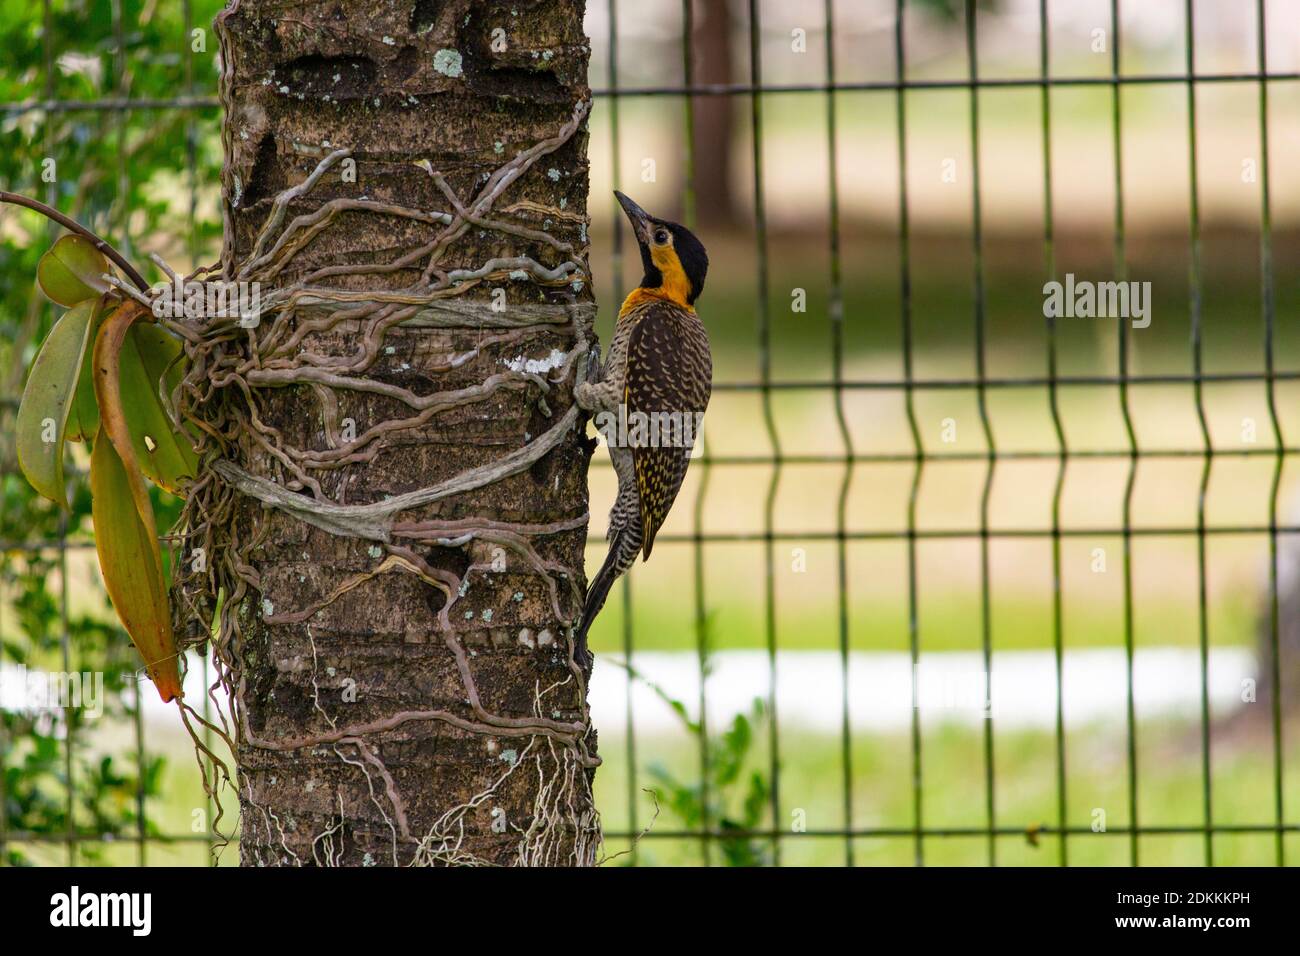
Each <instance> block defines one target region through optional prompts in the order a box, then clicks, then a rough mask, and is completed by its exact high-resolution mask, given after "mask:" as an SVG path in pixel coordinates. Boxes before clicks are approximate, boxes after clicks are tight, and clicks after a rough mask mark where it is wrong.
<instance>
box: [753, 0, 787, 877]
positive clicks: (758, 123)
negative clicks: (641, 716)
mask: <svg viewBox="0 0 1300 956" xmlns="http://www.w3.org/2000/svg"><path fill="white" fill-rule="evenodd" d="M762 48H763V38H762V24H761V22H760V20H759V3H758V0H749V79H750V87H751V91H750V94H749V105H750V114H749V116H750V141H751V145H752V147H753V155H752V162H753V171H754V181H753V188H754V242H755V247H754V248H755V254H756V260H757V261H756V263H755V266H756V268H755V282H756V283H757V290H756V292H757V296H756V302H757V309H756V316H757V321H758V373H759V374H758V377H759V395H760V397H761V399H762V405H763V427H764V429H765V430H766V432H767V441H768V445H769V447H770V448H771V450H772V475H771V479H770V480H769V482H768V486H767V498H766V500H765V502H764V505H763V598H764V600H763V628H764V632H765V634H766V639H767V661H768V703H767V746H768V773H769V774H770V775H771V779H770V781H769V784H768V786H769V790H770V794H769V804H770V806H771V812H772V827H773V830H774V832H776V833H780V832H781V745H780V731H779V728H780V722H779V717H778V714H777V708H776V695H777V660H776V647H777V640H776V538H775V537H774V536H773V528H774V525H775V522H776V496H777V493H778V491H779V490H780V486H781V467H782V454H781V440H780V436H779V435H778V434H777V430H776V420H775V418H774V416H773V413H772V390H771V387H770V386H771V382H772V317H771V310H770V308H769V303H768V289H769V286H770V283H769V282H768V255H767V200H766V197H765V195H764V192H763V53H762ZM772 861H773V863H775V864H776V865H777V866H780V865H781V840H780V837H774V838H773V840H772Z"/></svg>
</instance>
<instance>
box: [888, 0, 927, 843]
mask: <svg viewBox="0 0 1300 956" xmlns="http://www.w3.org/2000/svg"><path fill="white" fill-rule="evenodd" d="M904 3H905V0H897V2H896V3H895V5H894V77H895V83H896V87H897V88H896V91H895V95H894V136H895V139H896V146H897V151H898V154H897V155H898V283H899V311H900V321H901V339H900V348H901V350H902V353H903V354H902V359H903V402H904V405H905V407H906V411H907V425H908V430H909V432H910V433H911V439H912V462H913V465H912V482H911V488H910V489H909V491H908V496H907V645H908V655H909V657H910V663H911V674H912V710H911V727H910V733H911V745H912V747H911V750H912V859H913V862H914V863H915V864H916V865H917V866H922V865H924V863H925V835H924V833H925V828H924V817H923V815H922V813H923V810H924V804H923V802H922V791H921V779H922V778H921V767H922V764H921V708H920V707H918V706H916V705H917V702H918V699H919V691H920V684H919V682H920V679H921V623H920V606H919V604H920V602H919V588H918V578H917V545H918V541H917V533H916V532H917V527H916V515H917V507H918V505H919V503H920V497H921V478H922V474H923V473H924V469H925V445H924V444H923V442H922V440H921V426H920V423H919V422H918V420H917V417H916V391H915V384H914V378H915V367H914V361H913V342H912V241H911V212H910V210H909V207H908V193H907V93H906V85H907V48H906V43H905V36H904V29H903V25H904V19H903V6H904Z"/></svg>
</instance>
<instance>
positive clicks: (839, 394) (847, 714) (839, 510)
mask: <svg viewBox="0 0 1300 956" xmlns="http://www.w3.org/2000/svg"><path fill="white" fill-rule="evenodd" d="M823 15H824V17H825V20H826V197H827V203H828V208H827V233H828V237H829V244H830V248H829V252H830V270H831V271H830V290H829V297H828V299H827V304H826V308H827V310H828V312H829V318H830V328H831V386H832V387H833V388H834V398H835V425H836V427H837V429H838V430H839V437H840V444H841V445H842V446H843V448H844V476H843V478H841V479H840V493H839V497H838V498H837V499H836V505H835V567H836V575H837V576H836V608H835V610H836V617H837V620H836V625H837V627H838V630H839V634H838V637H839V650H840V774H841V777H842V780H843V789H842V793H841V803H842V813H843V815H844V829H845V831H846V832H850V833H851V832H852V830H853V730H852V724H851V717H852V713H851V711H850V708H849V700H850V683H849V677H850V674H849V569H848V539H847V538H846V537H845V532H846V531H847V529H848V506H849V491H850V489H851V488H852V487H853V469H854V461H853V438H852V435H851V433H850V432H849V422H848V416H847V415H846V414H845V411H844V269H843V265H842V263H841V259H840V256H841V253H840V186H839V175H840V173H839V153H838V152H837V143H836V136H837V133H838V124H837V114H836V109H835V97H836V93H835V0H826V2H825V6H824V10H823ZM844 865H845V866H852V865H853V838H852V837H851V836H846V837H845V838H844Z"/></svg>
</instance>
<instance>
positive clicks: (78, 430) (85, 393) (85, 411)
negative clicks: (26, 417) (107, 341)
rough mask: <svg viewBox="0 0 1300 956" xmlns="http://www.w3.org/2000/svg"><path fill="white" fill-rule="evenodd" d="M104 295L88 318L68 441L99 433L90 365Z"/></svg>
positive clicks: (69, 420)
mask: <svg viewBox="0 0 1300 956" xmlns="http://www.w3.org/2000/svg"><path fill="white" fill-rule="evenodd" d="M105 304H106V300H105V297H103V296H101V297H100V298H99V299H97V300H96V302H95V312H94V314H93V315H92V316H91V319H90V329H89V333H88V334H87V336H86V342H87V343H88V345H87V348H86V349H85V350H84V352H83V353H82V356H81V374H80V375H79V376H77V390H76V393H75V395H74V397H73V400H72V412H71V413H70V414H69V415H68V436H67V437H68V441H87V442H88V441H92V440H94V437H95V436H96V435H97V434H99V403H98V402H96V401H95V381H94V378H93V372H92V371H91V365H92V364H93V360H94V356H95V349H94V348H93V343H94V341H95V335H96V334H97V333H98V332H99V324H100V322H101V321H103V318H104V311H105V310H104V306H105Z"/></svg>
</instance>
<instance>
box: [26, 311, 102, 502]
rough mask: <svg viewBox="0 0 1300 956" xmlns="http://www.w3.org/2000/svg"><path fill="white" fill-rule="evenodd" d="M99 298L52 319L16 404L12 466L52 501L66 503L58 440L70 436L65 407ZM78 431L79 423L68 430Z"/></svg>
mask: <svg viewBox="0 0 1300 956" xmlns="http://www.w3.org/2000/svg"><path fill="white" fill-rule="evenodd" d="M98 312H99V301H98V300H97V299H89V300H85V301H82V302H80V303H78V304H77V305H75V306H73V307H72V308H71V309H69V310H68V311H67V312H65V313H64V314H63V315H62V316H60V317H59V320H58V321H57V322H55V323H54V328H52V329H51V330H50V334H49V335H47V336H46V337H45V342H44V343H42V345H41V350H40V352H39V353H38V354H37V356H36V361H35V362H33V363H32V371H31V374H30V375H29V376H28V377H27V387H26V388H25V389H24V390H23V400H22V404H21V405H19V407H18V418H17V421H16V423H15V427H16V430H17V450H18V465H19V467H20V468H22V471H23V474H24V475H26V476H27V480H28V481H29V482H30V483H31V486H32V487H33V488H35V489H36V490H37V491H38V492H39V493H40V494H42V495H44V496H45V497H46V498H49V499H50V500H51V501H54V502H57V503H58V504H61V505H64V506H65V507H66V505H67V490H66V488H65V487H64V483H63V443H64V441H65V439H67V438H69V437H72V434H71V433H70V430H69V428H68V418H69V412H70V411H71V410H72V407H73V405H74V403H75V402H74V399H75V396H76V394H77V380H78V378H79V377H80V376H81V373H82V369H83V367H87V363H86V357H87V355H88V353H89V352H90V351H91V350H90V349H88V348H87V347H86V346H87V343H88V342H89V341H90V340H91V334H92V331H93V329H94V327H95V319H96V317H97V315H98ZM71 431H72V432H75V433H76V436H77V437H80V435H81V425H80V423H79V422H77V423H74V428H73V429H72V430H71Z"/></svg>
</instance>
